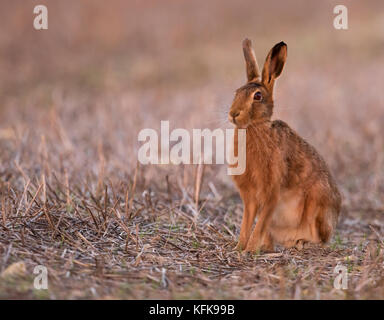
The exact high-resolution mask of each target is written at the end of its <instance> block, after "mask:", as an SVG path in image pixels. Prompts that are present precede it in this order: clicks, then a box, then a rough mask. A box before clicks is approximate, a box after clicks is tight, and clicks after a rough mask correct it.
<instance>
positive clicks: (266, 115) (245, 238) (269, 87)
mask: <svg viewBox="0 0 384 320" xmlns="http://www.w3.org/2000/svg"><path fill="white" fill-rule="evenodd" d="M243 51H244V57H245V61H246V70H247V78H248V82H247V83H246V84H245V85H244V86H242V87H240V88H239V89H237V90H236V94H235V97H234V100H233V103H232V106H231V109H230V111H229V120H230V121H231V122H232V123H233V124H234V125H235V126H236V128H235V140H234V148H235V150H237V144H238V141H237V130H238V128H243V129H246V169H245V171H244V173H243V174H241V175H237V176H236V175H235V176H233V179H234V181H235V184H236V185H237V188H238V189H239V192H240V196H241V199H242V200H243V204H244V214H243V220H242V224H241V230H240V237H239V242H238V244H237V247H236V248H237V249H238V250H242V249H245V251H247V252H255V251H258V250H265V251H273V250H274V245H275V244H281V245H283V246H284V247H286V248H289V247H296V248H299V249H301V248H302V247H303V246H304V245H305V244H307V243H326V242H327V241H328V240H329V239H330V237H331V234H332V231H333V229H334V228H335V226H336V223H337V220H338V216H339V212H340V206H341V197H340V193H339V191H338V189H337V186H336V183H335V181H334V180H333V178H332V176H331V174H330V172H329V169H328V167H327V165H326V163H325V161H324V160H323V158H322V157H321V156H320V155H319V154H318V153H317V151H316V150H315V149H314V147H312V146H311V145H310V144H308V143H307V142H306V141H305V140H304V139H302V138H301V137H300V136H299V135H298V134H297V133H296V132H295V131H293V130H292V129H291V128H290V127H289V126H288V125H287V124H286V123H285V122H283V121H280V120H275V121H271V116H272V112H273V107H274V104H273V87H274V84H275V80H276V79H277V78H278V77H279V76H280V74H281V72H282V70H283V67H284V64H285V61H286V58H287V45H286V44H285V43H284V42H280V43H278V44H276V45H275V46H274V47H273V48H272V49H271V51H270V52H269V53H268V56H267V58H266V61H265V63H264V67H263V71H262V73H261V74H260V71H259V68H258V65H257V62H256V58H255V54H254V52H253V49H252V44H251V41H250V40H248V39H245V40H244V41H243ZM256 217H257V222H256V225H255V227H254V229H253V231H252V226H253V222H254V220H255V218H256Z"/></svg>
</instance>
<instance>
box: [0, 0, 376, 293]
mask: <svg viewBox="0 0 384 320" xmlns="http://www.w3.org/2000/svg"><path fill="white" fill-rule="evenodd" d="M40 2H41V1H39V3H38V2H36V1H25V2H23V4H21V3H19V2H17V3H16V2H14V1H2V3H1V5H0V21H1V22H0V24H1V28H0V70H1V75H2V76H1V77H0V274H1V275H0V298H1V299H14V298H22V299H25V298H26V299H148V298H158V299H383V298H384V216H383V215H384V197H383V194H384V173H383V168H384V140H383V139H384V138H383V137H384V127H383V125H382V124H383V123H384V103H383V97H382V79H384V54H383V52H384V37H383V32H382V31H381V30H383V28H382V27H383V24H384V15H383V12H384V10H383V9H384V5H383V2H382V1H373V0H372V1H364V2H363V1H360V2H353V3H352V2H351V3H348V4H347V6H348V12H349V29H348V30H342V31H341V30H335V29H334V28H333V22H332V20H333V18H334V16H335V15H334V14H333V8H334V6H335V5H336V4H339V3H337V2H335V1H322V2H321V4H320V3H318V2H311V3H308V1H290V2H289V3H288V2H287V3H282V2H281V1H280V2H279V1H268V2H255V1H250V0H247V1H220V2H219V0H214V1H210V2H206V1H202V0H196V1H193V2H186V1H185V2H184V1H171V0H164V1H161V3H160V2H159V1H155V0H149V1H145V2H141V1H132V2H127V1H111V2H110V4H109V5H108V6H107V5H105V2H103V1H82V2H81V3H80V2H78V1H55V2H54V3H51V2H49V3H47V6H48V9H49V29H48V30H45V31H36V30H34V29H33V24H32V21H33V20H32V19H33V14H32V12H33V7H34V5H36V4H40ZM11 13H12V14H11ZM245 36H247V37H250V38H251V39H253V42H254V45H255V51H256V55H257V57H258V60H259V64H262V63H263V61H264V59H265V56H266V54H267V52H268V50H269V49H270V48H271V47H272V46H273V45H274V44H275V43H277V42H279V41H281V40H284V41H285V42H286V43H287V44H288V61H287V65H286V67H285V69H284V71H283V74H282V76H281V78H280V79H279V80H278V83H277V88H276V93H275V95H276V97H275V112H274V119H282V120H284V121H285V122H287V123H288V124H289V125H290V126H291V127H292V128H294V129H295V130H296V131H297V132H298V133H299V134H300V135H301V136H303V137H304V138H305V139H306V140H307V141H309V142H310V143H311V144H313V145H314V146H315V147H316V149H317V150H318V151H319V152H320V153H321V154H322V155H323V157H324V158H325V160H326V161H327V163H328V164H329V167H330V169H331V171H332V173H333V175H334V176H335V179H336V181H337V183H338V186H339V188H340V191H341V193H342V196H343V206H342V213H341V219H340V222H339V225H338V227H337V231H336V233H335V235H334V236H333V238H332V240H331V242H330V243H329V244H328V245H326V246H324V247H310V248H306V249H304V250H302V251H297V250H295V249H289V250H286V249H283V248H280V247H278V248H277V250H276V252H274V253H267V254H265V253H258V254H254V255H241V254H240V253H239V252H237V251H235V250H234V246H235V244H236V240H237V237H238V234H239V228H240V223H241V215H242V203H241V200H240V198H239V195H238V193H237V191H236V189H235V187H234V184H233V182H232V181H231V178H230V177H229V176H227V175H226V170H225V169H226V168H225V166H223V165H207V166H205V168H204V174H203V175H199V174H197V172H198V170H199V167H197V166H195V165H180V166H173V165H141V164H140V165H138V164H137V150H138V147H139V146H140V144H139V143H138V141H137V135H138V132H139V131H140V130H141V129H143V128H154V129H156V130H159V128H160V121H161V120H169V121H170V124H171V127H172V128H186V129H191V128H211V129H213V128H227V127H228V128H229V127H230V125H229V124H228V123H227V120H226V119H227V115H226V113H227V112H228V109H229V106H230V103H231V100H232V97H233V92H234V90H235V89H236V88H238V87H239V86H241V85H242V84H243V83H244V81H245V70H244V69H245V68H244V62H243V57H242V51H241V41H242V39H243V38H244V37H245ZM172 128H171V129H172ZM200 169H201V168H200ZM200 182H201V192H200V196H199V201H198V204H197V205H196V202H195V196H194V195H195V191H196V185H200ZM37 265H42V266H45V267H46V268H47V270H48V289H47V290H38V289H35V288H34V285H33V284H34V278H35V277H36V274H34V273H33V271H34V268H35V267H36V266H37ZM338 265H339V266H344V267H346V269H347V278H348V288H347V289H346V290H339V289H336V288H334V279H335V277H336V276H337V273H335V267H336V266H338Z"/></svg>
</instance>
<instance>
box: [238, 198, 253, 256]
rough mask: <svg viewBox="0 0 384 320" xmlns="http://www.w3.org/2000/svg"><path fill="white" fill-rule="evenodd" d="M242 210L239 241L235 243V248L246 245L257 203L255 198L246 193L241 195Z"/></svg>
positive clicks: (239, 248) (241, 247) (241, 248)
mask: <svg viewBox="0 0 384 320" xmlns="http://www.w3.org/2000/svg"><path fill="white" fill-rule="evenodd" d="M242 198H243V205H244V212H243V218H242V222H241V228H240V236H239V242H238V243H237V245H236V248H235V249H236V250H240V251H241V250H244V249H245V248H246V246H247V243H248V239H249V236H250V235H251V231H252V225H253V222H254V221H255V217H256V213H257V210H258V208H259V205H258V203H257V201H256V200H255V199H252V198H251V197H250V196H248V195H242Z"/></svg>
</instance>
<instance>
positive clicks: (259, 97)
mask: <svg viewBox="0 0 384 320" xmlns="http://www.w3.org/2000/svg"><path fill="white" fill-rule="evenodd" d="M262 98H263V95H262V94H261V92H260V91H257V92H256V93H255V95H254V96H253V99H254V100H256V101H260V100H261V99H262Z"/></svg>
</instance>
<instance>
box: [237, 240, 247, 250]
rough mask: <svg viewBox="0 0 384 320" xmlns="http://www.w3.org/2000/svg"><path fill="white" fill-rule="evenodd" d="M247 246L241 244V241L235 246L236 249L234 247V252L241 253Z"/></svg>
mask: <svg viewBox="0 0 384 320" xmlns="http://www.w3.org/2000/svg"><path fill="white" fill-rule="evenodd" d="M246 246H247V244H246V243H244V242H242V241H239V242H238V243H237V244H236V247H235V250H236V251H240V252H241V251H243V250H244V249H245V247H246Z"/></svg>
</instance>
